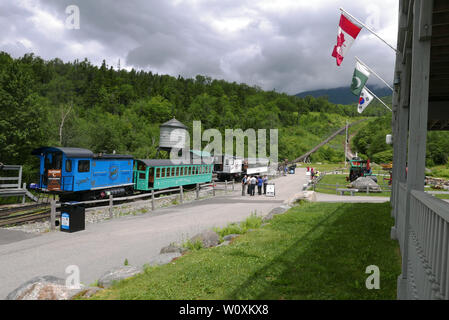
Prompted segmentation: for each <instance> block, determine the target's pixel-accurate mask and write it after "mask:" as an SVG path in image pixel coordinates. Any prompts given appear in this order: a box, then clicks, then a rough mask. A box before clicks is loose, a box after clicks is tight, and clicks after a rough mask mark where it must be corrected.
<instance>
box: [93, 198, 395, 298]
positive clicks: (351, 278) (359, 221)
mask: <svg viewBox="0 0 449 320" xmlns="http://www.w3.org/2000/svg"><path fill="white" fill-rule="evenodd" d="M392 225H393V219H392V218H391V216H390V206H389V204H388V203H386V204H385V203H384V204H363V203H357V204H348V203H338V204H336V203H303V204H301V205H300V206H298V207H294V208H292V209H290V210H289V211H288V212H287V213H285V214H283V215H278V216H276V217H275V218H274V219H273V220H272V221H271V222H270V223H269V224H268V225H265V226H263V227H260V228H258V229H256V230H254V231H252V232H248V233H246V234H244V235H242V236H240V237H238V238H237V239H235V240H234V241H233V243H231V245H229V246H224V247H215V248H211V249H200V250H193V251H190V252H188V253H187V254H186V255H184V256H182V257H180V258H179V259H177V260H175V261H174V262H172V263H170V264H168V265H165V266H158V267H147V268H145V272H144V273H142V274H140V275H137V276H135V277H133V278H131V279H127V280H124V281H121V282H119V283H116V284H115V285H114V286H113V287H112V288H110V289H107V290H104V291H102V292H100V293H99V294H97V295H95V296H94V297H93V299H226V300H227V299H250V300H261V299H269V300H272V299H276V300H277V299H281V300H282V299H396V279H397V277H398V275H399V274H400V271H401V270H400V269H401V267H400V256H399V251H398V243H397V242H396V241H393V240H391V239H390V228H391V226H392ZM370 265H376V266H378V267H379V269H380V289H379V290H375V289H374V290H368V289H367V288H366V287H365V281H366V279H367V277H368V276H369V274H366V273H365V270H366V267H368V266H370Z"/></svg>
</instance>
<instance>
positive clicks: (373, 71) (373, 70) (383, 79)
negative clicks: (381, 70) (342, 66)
mask: <svg viewBox="0 0 449 320" xmlns="http://www.w3.org/2000/svg"><path fill="white" fill-rule="evenodd" d="M355 58H356V60H357V61H358V62H360V63H361V64H363V65H364V66H365V67H366V68H367V69H369V71H371V72H372V73H373V74H374V75H375V76H376V77H377V78H378V79H379V80H380V81H382V82H383V83H385V85H386V86H387V87H388V88H390V89H391V91H394V89H393V88H392V87H390V85H389V84H388V83H387V82H386V81H385V80H384V79H382V78H381V77H380V76H379V75H378V74H377V73H376V72H374V70H373V69H371V68H370V67H368V66H367V64H366V63H364V62H363V61H362V60H360V59H359V58H358V57H355Z"/></svg>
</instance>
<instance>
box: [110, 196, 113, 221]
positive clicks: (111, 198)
mask: <svg viewBox="0 0 449 320" xmlns="http://www.w3.org/2000/svg"><path fill="white" fill-rule="evenodd" d="M113 204H114V200H113V196H112V194H110V195H109V218H111V219H112V217H113V211H112V206H113Z"/></svg>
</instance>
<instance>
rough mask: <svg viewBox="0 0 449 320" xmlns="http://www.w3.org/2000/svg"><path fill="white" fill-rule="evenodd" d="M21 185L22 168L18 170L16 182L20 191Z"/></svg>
mask: <svg viewBox="0 0 449 320" xmlns="http://www.w3.org/2000/svg"><path fill="white" fill-rule="evenodd" d="M21 184H22V166H20V169H19V177H18V180H17V189H20V185H21Z"/></svg>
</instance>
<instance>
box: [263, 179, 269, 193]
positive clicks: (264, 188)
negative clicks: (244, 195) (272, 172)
mask: <svg viewBox="0 0 449 320" xmlns="http://www.w3.org/2000/svg"><path fill="white" fill-rule="evenodd" d="M267 184H268V177H267V176H265V177H263V194H267Z"/></svg>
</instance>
